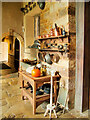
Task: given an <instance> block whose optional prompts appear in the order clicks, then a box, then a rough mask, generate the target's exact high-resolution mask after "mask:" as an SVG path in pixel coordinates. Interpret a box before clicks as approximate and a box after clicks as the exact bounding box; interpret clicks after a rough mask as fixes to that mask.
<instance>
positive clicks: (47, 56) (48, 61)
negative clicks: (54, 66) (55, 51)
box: [45, 53, 52, 64]
mask: <svg viewBox="0 0 90 120" xmlns="http://www.w3.org/2000/svg"><path fill="white" fill-rule="evenodd" d="M45 61H46V62H47V63H49V64H51V63H52V61H51V57H50V54H49V53H47V54H46V55H45Z"/></svg>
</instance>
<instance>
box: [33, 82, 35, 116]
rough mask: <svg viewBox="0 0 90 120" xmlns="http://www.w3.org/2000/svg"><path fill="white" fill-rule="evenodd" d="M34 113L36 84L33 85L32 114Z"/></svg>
mask: <svg viewBox="0 0 90 120" xmlns="http://www.w3.org/2000/svg"><path fill="white" fill-rule="evenodd" d="M35 113H36V83H35V82H34V85H33V114H35Z"/></svg>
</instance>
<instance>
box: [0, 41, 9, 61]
mask: <svg viewBox="0 0 90 120" xmlns="http://www.w3.org/2000/svg"><path fill="white" fill-rule="evenodd" d="M3 61H8V43H7V42H0V62H3Z"/></svg>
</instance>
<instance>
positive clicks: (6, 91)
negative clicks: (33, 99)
mask: <svg viewBox="0 0 90 120" xmlns="http://www.w3.org/2000/svg"><path fill="white" fill-rule="evenodd" d="M5 71H6V73H7V71H8V70H5ZM5 71H4V73H5ZM0 88H1V89H0V93H1V95H0V96H2V97H0V106H1V110H2V114H1V116H0V117H1V118H45V117H44V112H45V109H42V106H39V107H38V108H37V110H36V114H35V115H33V112H32V106H31V104H30V102H29V101H28V100H25V101H23V100H22V99H21V89H20V81H19V78H18V73H11V74H6V75H4V74H3V76H1V77H0ZM1 110H0V111H1ZM88 113H89V111H88V110H87V111H85V112H84V113H81V114H80V113H79V112H78V111H76V110H74V109H73V110H70V111H68V112H66V113H65V114H61V112H60V111H59V112H57V115H58V118H88V115H89V114H88ZM52 117H54V116H52ZM46 118H49V116H47V117H46Z"/></svg>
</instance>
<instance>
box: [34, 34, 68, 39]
mask: <svg viewBox="0 0 90 120" xmlns="http://www.w3.org/2000/svg"><path fill="white" fill-rule="evenodd" d="M65 37H69V35H60V36H51V37H46V38H39V39H36V40H47V39H56V38H65Z"/></svg>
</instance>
